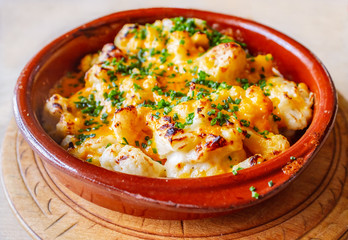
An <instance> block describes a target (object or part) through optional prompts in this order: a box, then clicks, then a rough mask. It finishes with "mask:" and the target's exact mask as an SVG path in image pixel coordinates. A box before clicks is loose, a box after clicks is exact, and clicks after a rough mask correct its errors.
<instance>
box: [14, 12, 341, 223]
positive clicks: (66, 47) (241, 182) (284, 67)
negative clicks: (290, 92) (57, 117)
mask: <svg viewBox="0 0 348 240" xmlns="http://www.w3.org/2000/svg"><path fill="white" fill-rule="evenodd" d="M176 16H183V17H196V18H201V19H204V20H207V23H208V24H210V25H213V26H214V27H216V28H217V29H224V28H232V29H233V30H234V31H237V32H238V35H239V36H240V40H242V41H243V42H245V43H246V44H247V45H248V48H249V50H250V51H251V53H271V54H272V55H273V57H274V59H275V61H276V63H277V66H278V69H279V70H280V72H282V73H283V75H284V76H285V78H287V79H290V80H293V81H297V82H299V81H301V82H304V83H306V84H307V85H308V86H309V88H310V90H311V91H312V92H314V95H315V103H314V107H313V108H314V114H313V120H312V122H311V124H310V126H309V127H308V128H307V130H306V131H305V133H304V134H303V135H302V136H301V138H300V139H299V140H298V141H297V142H296V143H294V144H293V145H292V146H291V147H290V148H289V149H288V150H287V151H285V152H284V153H282V154H280V155H278V156H277V157H275V158H273V159H271V160H269V161H267V162H265V163H262V164H260V165H256V166H253V167H252V168H248V169H245V170H241V171H239V172H238V174H237V175H233V174H232V173H230V174H223V175H217V176H212V177H205V178H194V179H165V178H147V177H142V176H135V175H129V174H125V173H120V172H111V171H108V170H106V169H103V168H99V167H96V166H94V165H91V164H88V163H86V162H83V161H81V160H79V159H77V158H75V157H74V156H72V155H70V154H69V153H67V152H66V151H65V150H64V149H63V148H62V147H60V146H59V144H57V143H56V142H55V141H54V140H53V139H52V138H51V137H50V136H49V135H48V134H47V133H46V132H45V131H44V129H43V128H42V126H41V124H40V120H39V119H40V113H41V111H42V107H43V105H44V101H45V100H46V99H47V98H48V92H49V89H50V88H52V87H53V86H54V84H55V83H56V82H57V81H58V80H59V79H60V78H61V77H62V76H63V75H64V74H65V73H66V72H67V71H72V70H74V69H75V68H76V66H77V64H78V62H79V60H80V59H81V58H82V57H83V56H84V55H85V54H87V53H91V52H96V51H98V50H99V49H101V48H102V46H103V45H104V44H105V43H108V42H113V38H114V36H115V35H116V33H117V32H118V31H119V30H120V29H121V27H122V26H123V24H125V23H130V22H138V23H141V24H144V23H148V22H153V21H155V20H157V19H162V18H171V17H176ZM336 111H337V96H336V92H335V88H334V85H333V83H332V80H331V78H330V76H329V74H328V72H327V71H326V69H325V67H324V66H323V65H322V64H321V62H320V61H319V60H318V59H317V58H316V57H315V56H314V55H313V54H312V53H311V52H310V51H309V50H308V49H306V48H305V47H303V46H302V45H301V44H299V43H298V42H296V41H295V40H293V39H291V38H289V37H287V36H286V35H284V34H282V33H280V32H278V31H276V30H274V29H272V28H269V27H267V26H264V25H261V24H259V23H256V22H253V21H250V20H247V19H242V18H239V17H234V16H229V15H223V14H218V13H212V12H206V11H200V10H193V9H176V8H151V9H139V10H130V11H124V12H118V13H114V14H111V15H108V16H105V17H102V18H99V19H97V20H94V21H92V22H89V23H87V24H84V25H82V26H80V27H78V28H76V29H74V30H72V31H70V32H68V33H66V34H64V35H62V36H61V37H59V38H57V39H56V40H54V41H52V42H51V43H50V44H48V45H47V46H45V47H44V48H43V49H42V50H41V51H40V52H39V53H38V54H36V55H35V56H34V58H33V59H32V60H30V61H29V63H28V64H27V65H26V66H25V68H24V70H23V71H22V73H21V75H20V76H19V78H18V82H17V85H16V88H15V96H14V113H15V118H16V121H17V124H18V127H19V129H20V130H21V132H22V134H23V135H24V137H25V139H26V140H27V141H28V143H29V144H30V146H31V147H32V148H33V150H34V151H35V152H36V153H37V154H38V155H39V156H40V157H41V158H42V159H43V163H44V166H45V168H46V169H47V171H48V172H49V173H50V175H51V176H52V177H54V178H55V179H56V180H57V181H60V182H61V183H62V184H64V185H65V186H66V187H68V188H69V189H70V190H72V191H73V192H75V193H77V194H80V195H81V196H82V197H83V198H85V199H87V200H89V201H91V202H93V203H95V204H98V205H100V206H103V207H106V208H109V209H112V210H116V211H120V212H123V213H127V214H132V215H136V216H142V217H150V218H159V219H192V218H202V217H210V216H216V215H221V214H226V213H229V212H232V211H235V210H237V209H242V208H246V207H248V206H251V205H254V204H257V203H259V202H262V201H263V200H265V199H268V198H270V197H271V196H273V195H274V194H276V193H278V192H280V191H281V190H282V189H284V188H285V187H286V186H287V185H288V184H289V183H290V182H291V181H292V180H293V179H294V178H296V177H297V176H298V175H299V174H300V173H301V172H302V171H303V170H304V169H305V167H306V166H307V165H308V164H309V163H310V161H311V159H312V158H313V157H314V156H315V154H316V153H317V152H318V150H319V149H320V147H321V146H322V144H323V142H324V141H325V139H326V137H327V136H328V134H329V132H330V130H331V129H332V126H333V122H334V119H335V115H336ZM293 157H296V159H294V158H293ZM271 180H272V182H273V184H274V185H273V186H272V187H270V186H269V185H268V182H269V181H271ZM251 186H253V187H255V188H256V189H257V192H258V193H259V194H260V196H259V198H258V199H255V198H253V197H252V194H251V191H250V189H249V188H250V187H251ZM82 192H83V195H82Z"/></svg>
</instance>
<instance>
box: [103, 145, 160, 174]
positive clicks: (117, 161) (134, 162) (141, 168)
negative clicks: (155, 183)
mask: <svg viewBox="0 0 348 240" xmlns="http://www.w3.org/2000/svg"><path fill="white" fill-rule="evenodd" d="M100 164H101V166H102V167H104V168H106V169H109V170H113V171H118V172H124V173H129V174H135V175H140V176H146V177H165V176H166V170H165V168H164V166H163V165H161V164H160V163H158V162H155V161H154V160H152V159H151V158H150V157H148V156H146V155H145V154H144V153H143V152H142V151H141V150H140V149H138V148H135V147H132V146H129V145H126V146H124V147H121V145H116V144H113V145H111V146H110V147H108V148H107V149H106V150H105V151H104V153H103V155H102V156H101V157H100Z"/></svg>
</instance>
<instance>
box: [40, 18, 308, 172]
mask: <svg viewBox="0 0 348 240" xmlns="http://www.w3.org/2000/svg"><path fill="white" fill-rule="evenodd" d="M50 96H51V97H50V98H49V99H48V100H47V102H46V104H45V106H44V109H43V114H42V115H43V116H42V121H43V126H44V128H45V129H46V131H47V132H48V133H49V134H50V135H51V136H52V137H53V138H54V139H55V140H56V141H57V142H59V143H60V144H61V146H62V147H63V148H65V149H66V150H67V151H68V152H69V153H71V154H73V155H74V156H76V157H78V158H80V159H81V160H83V161H86V162H89V163H91V164H94V165H97V166H101V167H103V168H106V169H109V170H112V171H119V172H124V173H128V174H136V175H141V176H147V177H169V178H192V177H205V176H211V175H216V174H223V173H229V172H232V173H234V174H236V173H237V171H238V170H240V169H243V168H248V167H251V166H253V165H255V164H260V163H262V162H264V161H267V160H268V159H271V158H273V157H274V156H277V155H278V154H280V153H281V152H283V151H284V150H286V149H287V148H289V146H290V144H289V140H288V139H287V137H285V135H286V136H288V137H289V135H291V133H294V132H295V131H297V130H302V129H304V128H306V127H307V126H308V124H309V122H310V121H311V118H312V105H313V93H312V92H310V91H309V89H308V87H307V86H306V84H304V83H295V82H293V81H289V80H286V79H284V78H283V77H282V75H281V74H280V73H279V72H278V71H277V69H276V68H275V64H274V62H273V58H272V55H271V54H265V55H257V56H252V55H250V54H249V53H248V50H247V48H246V44H245V43H242V42H239V41H237V40H236V39H235V38H234V32H233V31H232V30H231V29H227V30H224V31H222V32H219V31H217V30H215V29H213V28H212V27H210V26H208V25H207V23H206V22H205V21H203V20H200V19H195V18H183V17H177V18H173V19H163V20H157V21H155V22H154V23H152V24H145V25H139V24H126V25H124V26H123V28H122V29H121V30H120V31H119V32H118V34H117V36H116V37H115V41H114V43H109V44H106V45H105V46H104V47H103V48H102V50H101V51H100V52H99V53H96V54H89V55H87V56H85V57H84V58H83V59H82V60H81V63H80V65H79V71H76V72H73V73H67V74H66V75H65V76H64V77H63V78H62V79H61V81H60V82H59V83H58V84H57V85H56V87H55V88H54V89H52V92H51V93H50ZM281 133H283V134H281Z"/></svg>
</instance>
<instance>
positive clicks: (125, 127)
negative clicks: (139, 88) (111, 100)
mask: <svg viewBox="0 0 348 240" xmlns="http://www.w3.org/2000/svg"><path fill="white" fill-rule="evenodd" d="M112 129H113V130H114V133H115V137H116V139H117V141H118V142H119V143H124V142H126V143H127V144H130V145H133V146H135V145H136V143H135V142H136V141H137V140H139V139H144V137H145V136H147V134H146V131H147V129H148V128H147V126H146V125H145V121H144V119H143V117H142V116H141V115H139V114H138V112H137V109H136V108H135V107H134V106H128V107H124V108H120V109H117V110H116V112H115V115H114V119H113V121H112Z"/></svg>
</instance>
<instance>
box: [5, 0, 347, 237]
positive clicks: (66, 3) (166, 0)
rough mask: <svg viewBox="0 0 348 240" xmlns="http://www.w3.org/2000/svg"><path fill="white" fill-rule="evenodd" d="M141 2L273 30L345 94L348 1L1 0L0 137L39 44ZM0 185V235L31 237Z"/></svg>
mask: <svg viewBox="0 0 348 240" xmlns="http://www.w3.org/2000/svg"><path fill="white" fill-rule="evenodd" d="M146 7H183V8H197V9H203V10H209V11H216V12H221V13H226V14H231V15H236V16H240V17H244V18H249V19H253V20H256V21H258V22H261V23H263V24H266V25H268V26H271V27H273V28H275V29H278V30H280V31H281V32H283V33H285V34H287V35H289V36H290V37H292V38H294V39H296V40H298V41H299V42H300V43H302V44H303V45H305V46H306V47H308V48H309V49H310V50H311V51H312V52H314V53H315V54H316V55H317V57H318V58H319V59H320V60H321V61H322V62H323V63H324V65H325V66H326V67H327V69H328V71H329V72H330V74H331V76H332V78H333V81H334V83H335V85H336V88H337V89H338V91H339V92H340V93H341V94H342V95H343V96H344V97H345V98H346V99H347V95H348V87H347V83H346V81H348V0H332V1H329V0H307V1H303V0H288V1H285V0H284V1H275V0H274V1H272V0H264V1H256V0H254V1H252V0H231V1H228V0H191V1H186V0H176V1H171V0H148V1H142V0H117V1H114V0H100V1H94V0H84V1H79V0H61V1H53V0H47V1H40V0H0V86H1V87H0V141H1V142H2V140H3V137H4V133H5V131H6V128H7V126H8V124H9V122H10V119H11V118H12V95H13V94H12V92H13V88H14V85H15V82H16V79H17V77H18V75H19V73H20V71H21V69H22V68H23V67H24V65H25V64H26V62H27V61H28V60H29V59H30V58H31V57H32V56H33V55H34V54H35V53H36V52H37V51H39V50H40V49H41V48H42V46H44V45H45V44H47V43H49V42H50V41H51V40H53V39H54V38H55V37H58V36H60V35H61V34H63V33H65V32H67V31H69V30H71V29H72V28H75V27H76V26H79V25H81V24H83V23H85V22H87V21H90V20H92V19H95V18H98V17H100V16H103V15H106V14H109V13H112V12H116V11H121V10H126V9H134V8H146ZM0 166H1V164H0ZM0 188H1V189H0V239H3V240H7V239H30V237H29V235H28V234H27V233H26V232H25V230H24V229H23V228H22V227H21V225H20V223H19V222H18V220H17V219H16V218H15V216H14V215H13V213H12V212H11V210H10V207H9V204H8V203H7V200H6V198H5V195H4V192H3V190H2V185H1V186H0Z"/></svg>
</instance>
